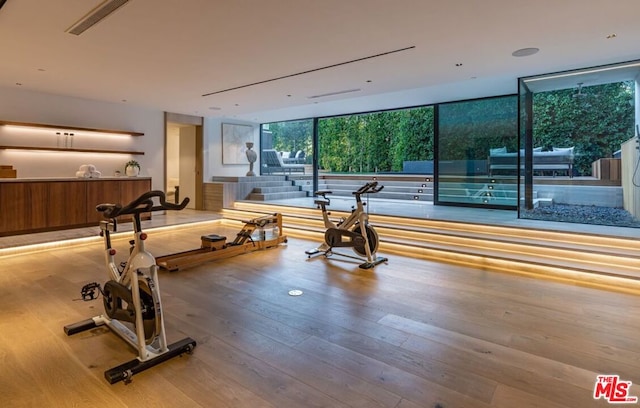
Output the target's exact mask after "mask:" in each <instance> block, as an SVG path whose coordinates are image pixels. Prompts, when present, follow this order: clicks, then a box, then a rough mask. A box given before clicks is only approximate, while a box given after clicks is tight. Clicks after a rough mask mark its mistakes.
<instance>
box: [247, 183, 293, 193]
mask: <svg viewBox="0 0 640 408" xmlns="http://www.w3.org/2000/svg"><path fill="white" fill-rule="evenodd" d="M290 191H300V187H296V186H292V185H287V186H283V185H280V186H276V187H271V186H269V187H255V188H254V189H253V191H252V193H256V194H270V193H287V192H290Z"/></svg>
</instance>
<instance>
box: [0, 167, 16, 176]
mask: <svg viewBox="0 0 640 408" xmlns="http://www.w3.org/2000/svg"><path fill="white" fill-rule="evenodd" d="M17 176H18V172H17V170H15V169H14V168H13V166H9V165H4V164H0V178H16V177H17Z"/></svg>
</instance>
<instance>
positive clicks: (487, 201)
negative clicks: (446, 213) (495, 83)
mask: <svg viewBox="0 0 640 408" xmlns="http://www.w3.org/2000/svg"><path fill="white" fill-rule="evenodd" d="M516 98H517V97H516V96H503V97H495V98H487V99H477V100H470V101H462V102H451V103H445V104H440V105H438V114H437V118H438V120H437V124H438V128H437V129H438V130H437V135H438V138H437V155H436V157H437V172H436V203H438V204H450V203H456V204H465V205H474V206H475V205H482V206H493V207H505V206H506V207H513V208H515V206H516V205H517V202H518V201H517V200H518V192H517V176H518V160H519V158H518V137H517V129H518V105H517V99H516Z"/></svg>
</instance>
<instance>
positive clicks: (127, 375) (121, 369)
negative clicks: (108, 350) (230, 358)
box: [104, 337, 196, 384]
mask: <svg viewBox="0 0 640 408" xmlns="http://www.w3.org/2000/svg"><path fill="white" fill-rule="evenodd" d="M195 347H196V341H195V340H193V339H192V338H190V337H185V338H184V339H182V340H180V341H177V342H175V343H173V344H169V346H168V349H169V350H167V352H165V353H163V354H160V355H159V356H157V357H154V358H152V359H150V360H146V361H140V360H139V359H137V358H134V359H133V360H131V361H129V362H126V363H124V364H120V365H119V366H117V367H114V368H111V369H109V370H107V371H105V372H104V378H106V379H107V381H109V384H115V383H117V382H119V381H124V382H125V383H128V382H130V381H131V377H132V376H133V375H134V374H137V373H140V372H142V371H145V370H148V369H149V368H151V367H155V366H157V365H158V364H160V363H162V362H165V361H167V360H169V359H171V358H174V357H178V356H180V355H182V354H184V353H187V354H190V353H191V352H192V351H193V349H194V348H195Z"/></svg>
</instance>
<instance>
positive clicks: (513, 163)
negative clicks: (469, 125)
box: [488, 147, 573, 177]
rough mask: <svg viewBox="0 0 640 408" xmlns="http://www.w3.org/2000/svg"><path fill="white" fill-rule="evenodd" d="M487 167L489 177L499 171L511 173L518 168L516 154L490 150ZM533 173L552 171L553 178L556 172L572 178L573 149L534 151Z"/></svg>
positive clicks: (522, 165)
mask: <svg viewBox="0 0 640 408" xmlns="http://www.w3.org/2000/svg"><path fill="white" fill-rule="evenodd" d="M521 153H522V156H521V158H520V167H521V168H524V152H523V151H521ZM488 166H489V175H490V176H491V175H494V174H495V173H496V172H501V171H510V172H513V171H515V170H516V169H517V166H518V153H515V152H513V153H507V152H506V148H500V149H491V150H490V154H489V165H488ZM533 171H552V172H553V175H554V176H555V175H556V172H557V171H562V172H567V175H568V176H569V177H573V147H568V148H557V147H554V148H553V150H551V151H545V152H543V151H540V150H536V149H534V152H533Z"/></svg>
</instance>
